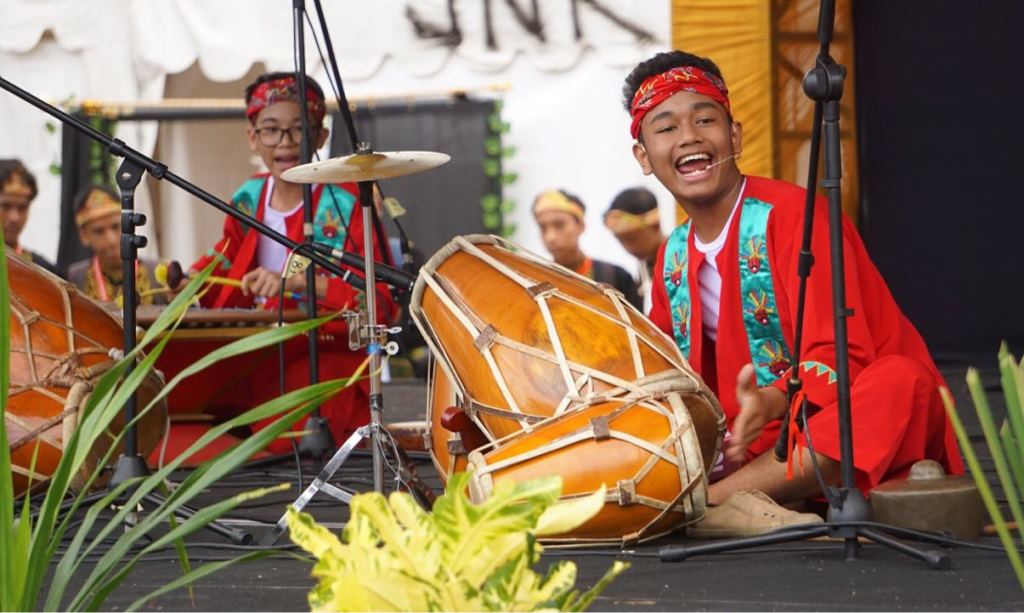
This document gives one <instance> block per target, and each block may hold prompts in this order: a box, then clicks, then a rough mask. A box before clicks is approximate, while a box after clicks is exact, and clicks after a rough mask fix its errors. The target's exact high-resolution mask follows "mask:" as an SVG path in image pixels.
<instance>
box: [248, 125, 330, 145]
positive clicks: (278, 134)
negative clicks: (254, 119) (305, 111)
mask: <svg viewBox="0 0 1024 613" xmlns="http://www.w3.org/2000/svg"><path fill="white" fill-rule="evenodd" d="M319 129H320V128H314V127H312V126H310V128H309V131H310V132H311V133H312V134H314V135H315V134H316V132H317V130H319ZM254 131H255V132H256V134H257V135H258V136H259V138H260V142H261V143H263V145H264V146H265V147H276V146H278V145H280V144H281V141H282V140H284V135H285V134H287V135H288V138H290V139H292V143H293V144H296V145H298V144H301V143H302V126H295V127H294V128H289V129H287V130H285V129H283V128H277V127H269V128H256V129H255V130H254Z"/></svg>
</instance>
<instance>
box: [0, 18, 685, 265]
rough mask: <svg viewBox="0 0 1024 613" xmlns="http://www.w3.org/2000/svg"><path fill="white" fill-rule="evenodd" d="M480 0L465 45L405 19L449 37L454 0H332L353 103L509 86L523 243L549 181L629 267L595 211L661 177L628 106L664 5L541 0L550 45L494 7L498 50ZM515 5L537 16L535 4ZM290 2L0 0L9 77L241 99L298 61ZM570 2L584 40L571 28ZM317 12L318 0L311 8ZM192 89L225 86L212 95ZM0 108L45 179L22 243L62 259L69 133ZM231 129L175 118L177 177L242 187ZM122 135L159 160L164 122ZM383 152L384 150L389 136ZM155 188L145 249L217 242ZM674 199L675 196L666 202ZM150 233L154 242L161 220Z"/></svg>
mask: <svg viewBox="0 0 1024 613" xmlns="http://www.w3.org/2000/svg"><path fill="white" fill-rule="evenodd" d="M485 4H486V3H485V2H484V1H483V0H454V2H453V4H452V6H453V7H454V10H455V12H456V13H457V19H458V25H459V29H460V32H461V43H460V44H459V45H458V46H457V47H456V48H454V49H452V48H450V47H448V46H445V45H442V44H441V43H440V42H438V39H430V40H424V39H421V38H419V37H417V35H416V33H415V31H414V27H413V23H412V21H411V20H410V18H409V17H408V15H409V14H415V15H417V17H418V19H419V20H420V22H421V23H425V24H427V25H429V26H430V27H432V28H434V29H436V30H445V29H447V28H448V27H450V25H451V22H450V18H449V12H448V7H449V3H448V2H447V1H446V0H375V1H373V2H357V1H353V0H324V1H323V5H324V12H325V18H326V20H327V23H328V27H329V29H330V33H331V38H332V41H333V43H334V46H335V51H336V54H337V58H338V63H339V65H340V70H341V73H342V77H343V78H344V79H345V84H346V88H347V89H348V91H349V94H350V96H359V95H364V96H367V95H368V96H372V95H387V94H394V93H398V94H405V93H415V92H418V91H433V92H436V91H438V90H443V89H445V88H454V89H459V88H467V89H471V88H474V87H480V86H482V85H493V84H495V83H507V84H509V85H510V87H511V89H510V90H509V93H508V94H507V95H506V96H505V107H504V114H505V116H506V118H507V119H508V120H509V121H510V122H511V123H512V132H511V133H510V134H509V135H508V140H509V142H510V144H513V145H514V146H516V147H517V148H518V151H519V153H518V154H517V156H516V157H515V158H513V159H512V160H510V161H509V168H510V169H511V170H514V171H516V172H518V173H519V175H520V180H519V182H517V183H515V184H513V185H511V186H509V187H508V188H507V190H506V194H507V195H508V196H509V197H511V198H513V199H515V200H516V201H517V202H518V209H517V212H516V213H515V221H516V222H517V225H518V228H519V230H518V232H517V234H516V235H515V236H514V239H515V240H517V241H520V242H523V243H524V244H526V245H528V246H531V247H533V248H539V247H540V243H539V237H538V236H537V235H536V229H535V228H534V226H533V223H532V219H531V218H530V217H529V205H530V202H531V200H532V198H533V196H534V194H535V193H536V191H539V190H540V189H544V188H548V187H552V186H560V187H564V188H565V189H568V190H570V191H574V192H576V193H579V194H580V195H581V196H582V197H584V199H585V200H587V202H588V203H589V205H590V209H591V210H590V211H589V212H588V213H589V214H588V219H589V218H590V217H591V216H592V217H593V219H590V221H591V224H590V227H591V228H592V229H591V231H589V232H588V233H587V234H586V235H584V245H585V246H588V245H589V246H590V248H591V249H592V250H594V251H595V252H597V251H599V252H600V253H601V255H602V257H605V258H606V259H610V260H613V261H619V262H621V263H623V264H626V265H627V266H628V268H629V269H630V270H632V269H633V268H634V266H633V263H632V261H631V260H630V259H629V257H628V256H627V255H626V254H625V252H624V251H622V250H621V249H620V248H619V246H618V244H617V243H616V242H615V241H614V239H611V238H610V235H608V234H607V233H606V232H605V231H604V229H603V228H602V227H601V222H600V213H601V212H602V211H603V210H604V208H606V207H607V203H608V202H610V200H611V198H612V197H613V196H614V195H615V193H616V192H617V191H618V190H620V189H622V188H625V187H629V186H632V185H636V184H647V185H649V186H652V185H653V181H652V180H650V179H649V178H644V177H641V176H640V174H639V172H638V170H637V168H636V165H635V162H634V161H633V160H632V158H631V156H630V155H629V138H628V134H627V123H628V122H627V118H626V116H625V113H624V111H622V110H621V108H618V101H617V100H618V89H619V88H620V87H621V82H622V78H623V77H624V76H625V74H626V72H627V71H628V70H629V68H631V67H632V66H633V65H634V64H635V63H636V62H637V61H639V60H641V59H644V58H646V57H648V56H650V55H651V54H652V53H653V52H655V51H657V50H662V49H666V48H667V47H668V41H669V38H670V28H671V23H670V5H669V3H668V2H664V1H647V0H645V1H643V2H633V1H632V0H600V2H597V3H590V2H583V1H576V2H574V1H573V0H541V1H540V2H539V3H538V5H539V16H538V19H539V21H540V23H541V24H542V25H543V33H544V37H545V39H546V40H545V41H544V42H541V41H540V40H539V39H538V38H537V37H536V36H534V35H532V34H530V33H529V32H527V30H526V29H525V28H524V27H523V25H522V24H521V22H520V21H519V20H518V19H517V18H516V17H515V15H514V14H513V12H512V10H511V8H510V6H509V3H508V2H505V1H502V0H493V1H492V2H490V6H491V9H492V10H493V13H492V16H491V23H492V24H493V28H492V31H493V35H494V41H495V47H496V48H493V49H492V48H489V47H488V45H487V29H486V27H485V24H486V20H485V14H484V7H485ZM515 4H516V5H517V6H519V7H520V8H521V9H522V10H523V11H524V12H525V13H526V14H527V17H530V15H529V11H530V10H531V8H530V7H531V6H532V3H531V2H529V1H527V0H515ZM595 5H598V6H600V7H604V8H607V9H608V10H609V11H610V12H611V13H613V14H614V15H615V16H617V17H619V18H621V19H624V20H626V21H627V22H629V24H633V25H635V26H637V27H639V28H642V29H643V30H646V31H648V32H650V33H652V34H653V39H652V40H650V41H638V40H637V38H636V37H635V36H634V34H633V33H631V32H630V31H629V28H626V27H622V26H621V25H620V24H616V23H615V21H614V20H612V19H609V18H608V17H607V16H606V15H603V14H601V13H600V12H599V11H598V10H596V9H595ZM291 6H292V3H291V2H290V1H288V0H0V75H2V76H4V77H5V78H8V79H10V80H12V81H14V82H15V83H17V84H19V85H21V86H23V87H25V88H26V89H29V90H30V91H32V92H34V93H36V94H38V95H40V96H41V97H43V98H47V99H50V100H64V99H67V98H69V97H73V98H74V99H77V100H83V99H102V100H122V101H131V100H157V99H160V98H161V97H163V96H164V94H165V92H164V88H165V83H166V82H167V77H168V76H169V75H177V74H179V73H182V72H185V71H188V69H190V67H193V66H196V65H197V66H198V67H199V69H200V70H201V74H202V75H203V77H204V79H208V80H209V81H213V82H232V83H231V85H232V86H234V89H233V90H232V91H231V92H230V93H228V94H225V95H227V96H229V97H232V96H237V95H238V93H239V90H240V89H241V88H240V84H241V83H242V82H243V79H244V78H245V77H246V75H247V74H249V73H250V72H251V71H252V69H253V66H254V65H262V67H265V68H266V69H268V70H282V69H283V70H290V69H292V66H293V48H292V13H291ZM574 6H575V8H576V9H577V12H578V16H579V24H580V32H581V38H580V40H577V39H576V37H575V32H574V26H573V21H572V11H573V7H574ZM312 7H313V3H312V2H307V8H309V9H310V10H311V9H312ZM314 21H315V17H314ZM306 57H307V65H308V71H309V72H310V73H311V74H313V75H314V77H317V78H318V79H320V80H321V82H324V83H326V81H325V80H324V79H323V75H324V72H323V67H322V65H321V62H320V59H319V56H318V54H317V52H316V47H315V45H314V43H313V40H312V37H311V36H309V35H308V32H307V45H306ZM209 81H208V82H207V84H208V85H209ZM174 93H175V94H177V92H174ZM197 95H199V96H201V97H209V96H216V95H218V94H211V93H208V92H206V91H205V90H203V91H200V92H199V93H198V94H197ZM0 117H4V118H5V119H3V120H0V156H4V157H7V156H11V157H19V158H22V159H23V160H24V161H25V162H26V163H27V164H28V166H29V167H30V169H31V170H32V171H33V172H34V173H35V174H36V175H37V177H38V178H39V179H40V184H41V185H40V188H41V189H40V196H39V198H38V199H37V200H36V203H35V204H34V206H33V211H32V218H31V219H30V222H29V225H28V227H27V228H26V231H25V233H24V235H23V242H24V243H25V244H26V245H28V246H29V247H32V248H35V249H37V250H39V251H41V252H42V253H43V254H44V255H47V256H50V257H54V256H55V255H56V232H55V223H56V222H55V221H54V220H56V219H57V218H58V217H57V212H58V209H59V202H58V199H59V189H60V188H59V182H58V180H57V178H56V177H54V176H52V175H50V174H49V172H48V170H47V169H48V167H49V166H50V164H51V163H52V162H59V155H60V137H59V132H57V133H56V134H51V133H49V132H47V130H46V125H45V124H46V123H47V122H48V121H49V120H48V118H47V116H46V115H44V114H43V113H41V112H40V111H37V110H35V109H33V108H31V107H29V106H28V105H26V104H25V103H23V102H21V101H19V100H16V99H14V98H13V97H11V96H8V95H6V94H3V93H0ZM234 134H235V133H234V128H228V127H224V126H222V127H218V128H215V127H211V126H210V125H209V124H207V125H206V126H205V127H204V126H198V125H197V124H192V125H191V126H186V125H182V126H180V127H171V126H165V128H164V129H163V131H162V132H161V133H160V140H161V147H160V152H159V153H160V156H159V157H161V159H163V160H164V161H166V162H167V163H168V165H169V166H170V167H171V168H172V170H174V171H175V172H177V173H178V174H181V175H182V176H184V177H186V178H189V179H192V180H193V181H195V182H197V183H199V184H200V185H201V186H203V187H204V188H208V189H209V191H211V192H213V193H216V194H218V195H220V196H222V197H226V196H227V195H228V193H229V192H230V190H229V189H228V190H224V189H222V186H220V184H219V183H218V184H217V185H208V184H206V183H204V179H207V180H208V179H210V177H209V176H208V175H209V174H210V173H211V172H217V168H218V160H222V162H221V163H220V165H221V166H222V167H223V170H224V172H222V173H221V174H220V175H219V176H221V177H222V179H221V180H222V181H223V183H224V184H225V185H236V184H237V183H238V182H239V181H240V179H241V177H240V176H238V174H237V173H238V172H240V171H241V170H243V168H241V167H240V166H247V165H248V160H247V159H246V158H243V159H242V160H241V161H239V159H238V157H237V152H235V153H230V154H228V152H226V151H225V155H231V156H234V157H232V158H231V161H230V162H224V161H223V160H226V158H225V157H218V156H217V155H215V152H217V151H220V150H221V149H222V148H224V147H226V148H230V149H232V151H233V150H234V149H237V147H235V145H234V144H233V143H235V142H238V141H232V144H230V145H228V144H225V143H227V142H228V141H227V139H228V138H235V135H234ZM117 136H118V137H120V138H122V139H123V140H124V141H125V142H127V143H128V144H130V145H132V146H134V147H135V148H137V149H139V150H140V151H142V152H144V153H147V154H152V153H153V150H154V143H155V142H156V138H157V127H156V125H155V124H152V123H150V124H138V123H135V122H123V123H122V124H120V125H119V131H118V134H117ZM222 145H223V147H222ZM239 146H244V143H239ZM197 147H198V148H199V149H194V148H197ZM381 148H382V149H386V148H387V146H386V143H384V144H382V147H381ZM236 162H237V163H236ZM248 168H249V169H251V166H249V167H248ZM555 169H557V170H555ZM158 185H159V184H158ZM158 189H159V190H160V194H159V196H158V199H159V200H161V207H160V208H161V211H160V212H161V218H162V219H161V224H162V225H163V227H164V230H163V231H162V232H161V238H162V239H163V240H164V241H166V242H167V244H166V246H164V245H157V244H156V241H155V240H154V241H153V242H152V243H151V245H152V246H151V247H150V250H149V251H148V252H146V255H148V256H150V257H154V256H155V255H157V250H158V249H161V250H163V251H167V252H168V253H169V254H171V255H173V256H174V257H179V258H181V259H188V257H187V252H188V251H195V249H197V248H198V246H199V245H204V244H206V241H205V238H204V237H202V236H199V235H196V236H191V237H185V236H182V235H181V234H183V233H184V234H192V231H191V229H185V230H182V228H187V226H181V225H178V224H177V223H176V222H175V223H173V224H172V226H168V225H167V224H168V223H169V222H168V216H169V215H174V216H178V215H180V216H182V218H183V219H189V220H190V221H191V222H192V223H194V224H195V225H193V226H192V227H195V228H204V229H205V228H208V227H209V226H210V225H211V224H210V223H209V219H208V213H205V212H204V213H195V215H194V216H192V215H191V214H183V213H181V211H183V210H185V209H184V208H183V207H186V208H187V207H201V206H202V205H200V204H198V203H188V202H187V199H183V198H182V197H180V196H179V195H177V194H176V193H174V192H176V191H177V190H174V192H172V191H170V190H169V189H168V188H166V187H164V186H162V185H161V186H160V187H159V188H158ZM658 193H659V196H663V197H664V198H668V196H667V195H663V194H662V193H661V192H660V191H659V192H658ZM664 206H665V207H666V208H671V207H672V206H673V204H672V203H671V201H670V199H669V201H667V202H666V203H665V204H664ZM138 207H139V209H140V210H142V211H147V210H148V208H149V204H148V199H147V193H146V190H145V189H140V190H139V202H138ZM190 218H191V219H190ZM667 223H668V222H667ZM213 225H214V226H216V227H219V223H216V224H213ZM175 228H177V229H175ZM146 230H147V234H149V235H150V236H151V238H154V237H153V236H152V234H153V226H150V227H148V228H147V229H146ZM160 255H164V254H162V253H161V254H160Z"/></svg>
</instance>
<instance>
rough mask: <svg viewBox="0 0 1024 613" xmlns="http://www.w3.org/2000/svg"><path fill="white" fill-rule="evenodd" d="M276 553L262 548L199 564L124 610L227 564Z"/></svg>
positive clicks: (132, 609)
mask: <svg viewBox="0 0 1024 613" xmlns="http://www.w3.org/2000/svg"><path fill="white" fill-rule="evenodd" d="M276 553H277V552H276V551H273V550H271V549H266V550H263V551H253V552H250V553H247V554H244V555H241V556H239V557H237V558H232V559H230V560H223V561H220V562H211V563H209V564H203V565H202V566H200V567H199V568H197V569H195V570H194V571H192V572H190V573H188V574H186V575H184V576H181V577H178V578H177V579H175V580H174V581H171V582H170V583H167V584H165V585H163V586H162V587H160V588H158V589H156V590H153V591H152V592H150V593H148V594H146V595H145V596H143V597H142V598H139V599H138V600H136V601H134V602H133V603H131V604H130V605H128V607H127V608H126V609H125V610H126V611H138V610H139V609H141V608H142V607H143V606H145V605H146V604H147V603H149V602H151V601H153V600H155V599H157V598H159V597H160V596H163V595H164V594H167V593H170V592H173V591H174V590H176V589H178V588H180V587H183V586H186V585H191V584H193V583H195V582H196V581H199V580H200V579H202V578H204V577H207V576H209V575H212V574H213V573H215V572H218V571H220V570H222V569H224V568H227V567H228V566H232V565H234V564H238V563H239V562H253V561H256V560H262V559H264V558H269V557H270V556H273V555H275V554H276Z"/></svg>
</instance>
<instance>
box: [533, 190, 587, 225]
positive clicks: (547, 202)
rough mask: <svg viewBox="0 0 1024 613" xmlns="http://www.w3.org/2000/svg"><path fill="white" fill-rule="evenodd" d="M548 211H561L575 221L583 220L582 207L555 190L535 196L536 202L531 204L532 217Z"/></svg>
mask: <svg viewBox="0 0 1024 613" xmlns="http://www.w3.org/2000/svg"><path fill="white" fill-rule="evenodd" d="M548 211H561V212H563V213H569V214H570V215H572V216H573V217H576V218H577V219H583V207H581V206H580V205H579V204H577V203H575V202H573V201H572V200H570V199H569V198H567V197H566V196H565V194H563V193H562V192H560V191H558V190H557V189H552V190H548V191H546V192H543V193H542V194H541V195H539V196H537V200H535V201H534V203H533V216H534V217H536V216H537V215H540V214H541V213H547V212H548Z"/></svg>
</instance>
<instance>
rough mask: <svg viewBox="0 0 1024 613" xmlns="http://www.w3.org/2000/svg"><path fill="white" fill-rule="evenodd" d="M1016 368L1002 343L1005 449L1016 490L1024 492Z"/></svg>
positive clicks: (1023, 417) (1023, 428)
mask: <svg viewBox="0 0 1024 613" xmlns="http://www.w3.org/2000/svg"><path fill="white" fill-rule="evenodd" d="M1016 370H1017V362H1016V360H1014V359H1013V356H1012V355H1010V350H1009V348H1008V347H1007V346H1006V343H1003V344H1002V345H1000V347H999V379H1000V383H1001V384H1002V386H1003V397H1004V398H1005V399H1006V420H1007V422H1008V423H1009V425H1010V428H1009V430H1010V436H1009V437H1008V438H1009V439H1010V440H1012V443H1010V444H1009V445H1006V446H1005V449H1006V455H1007V459H1008V461H1009V464H1010V468H1011V470H1012V472H1013V477H1014V483H1015V484H1016V485H1017V491H1018V492H1024V413H1022V412H1021V402H1020V390H1018V389H1017V386H1018V383H1017V377H1018V375H1017V373H1016V372H1015V371H1016ZM1004 442H1009V441H1005V440H1004Z"/></svg>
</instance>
